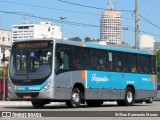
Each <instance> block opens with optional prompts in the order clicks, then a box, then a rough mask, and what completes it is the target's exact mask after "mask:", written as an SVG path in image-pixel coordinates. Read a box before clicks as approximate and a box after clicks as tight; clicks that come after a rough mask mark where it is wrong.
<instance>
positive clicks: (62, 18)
mask: <svg viewBox="0 0 160 120" xmlns="http://www.w3.org/2000/svg"><path fill="white" fill-rule="evenodd" d="M59 18H60V19H61V29H62V39H63V36H64V31H63V23H64V21H63V20H64V19H66V18H67V17H59Z"/></svg>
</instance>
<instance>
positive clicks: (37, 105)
mask: <svg viewBox="0 0 160 120" xmlns="http://www.w3.org/2000/svg"><path fill="white" fill-rule="evenodd" d="M31 103H32V105H33V107H34V108H39V109H40V108H43V107H44V105H45V103H44V102H43V101H40V100H39V101H38V100H37V101H36V100H35V101H31Z"/></svg>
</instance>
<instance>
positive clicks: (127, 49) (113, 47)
mask: <svg viewBox="0 0 160 120" xmlns="http://www.w3.org/2000/svg"><path fill="white" fill-rule="evenodd" d="M45 40H53V41H55V43H62V44H67V45H74V46H80V47H87V48H95V49H102V50H113V51H121V52H128V53H137V54H146V55H155V52H154V51H152V50H142V49H134V48H132V47H128V46H124V45H116V44H106V45H101V44H98V43H97V44H93V43H89V42H78V41H71V40H62V39H49V38H48V39H47V38H44V39H32V40H26V41H24V42H29V41H45ZM18 42H23V41H18ZM18 42H15V43H18Z"/></svg>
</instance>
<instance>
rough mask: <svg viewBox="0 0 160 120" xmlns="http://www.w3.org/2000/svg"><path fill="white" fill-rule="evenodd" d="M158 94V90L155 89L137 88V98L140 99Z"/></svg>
mask: <svg viewBox="0 0 160 120" xmlns="http://www.w3.org/2000/svg"><path fill="white" fill-rule="evenodd" d="M156 95H157V92H156V91H155V90H148V91H144V90H136V95H135V99H136V100H140V99H144V98H149V97H155V96H156Z"/></svg>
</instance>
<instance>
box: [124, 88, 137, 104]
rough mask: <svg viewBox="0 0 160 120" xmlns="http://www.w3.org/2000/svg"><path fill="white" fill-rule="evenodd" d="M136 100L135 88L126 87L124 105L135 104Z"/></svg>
mask: <svg viewBox="0 0 160 120" xmlns="http://www.w3.org/2000/svg"><path fill="white" fill-rule="evenodd" d="M134 101H135V95H134V92H133V89H132V88H130V87H128V88H127V89H126V93H125V97H124V105H125V106H131V105H133V103H134Z"/></svg>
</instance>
